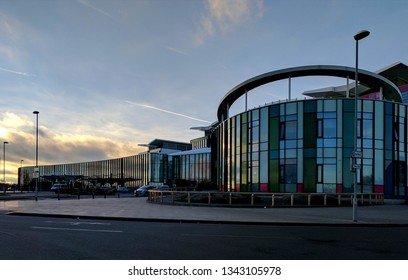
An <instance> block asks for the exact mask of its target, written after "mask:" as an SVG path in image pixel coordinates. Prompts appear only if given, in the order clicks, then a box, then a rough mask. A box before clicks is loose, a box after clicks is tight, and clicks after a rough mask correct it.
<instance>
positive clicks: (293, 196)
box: [148, 190, 384, 207]
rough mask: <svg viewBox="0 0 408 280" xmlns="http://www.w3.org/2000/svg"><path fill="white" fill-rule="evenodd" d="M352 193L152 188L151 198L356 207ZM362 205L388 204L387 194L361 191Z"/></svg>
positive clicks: (219, 203)
mask: <svg viewBox="0 0 408 280" xmlns="http://www.w3.org/2000/svg"><path fill="white" fill-rule="evenodd" d="M353 198H354V195H353V194H352V193H240V192H214V191H213V192H205V191H200V192H198V191H167V190H166V191H162V190H149V195H148V201H150V202H153V203H164V204H178V205H208V206H233V207H313V206H352V205H353ZM357 200H358V204H359V205H380V204H384V194H383V193H359V194H357Z"/></svg>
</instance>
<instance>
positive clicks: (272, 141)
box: [269, 118, 279, 150]
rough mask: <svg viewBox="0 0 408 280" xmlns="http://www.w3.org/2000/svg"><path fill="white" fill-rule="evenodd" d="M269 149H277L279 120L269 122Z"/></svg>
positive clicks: (272, 119) (273, 119)
mask: <svg viewBox="0 0 408 280" xmlns="http://www.w3.org/2000/svg"><path fill="white" fill-rule="evenodd" d="M269 149H270V150H276V149H279V118H271V119H270V120H269Z"/></svg>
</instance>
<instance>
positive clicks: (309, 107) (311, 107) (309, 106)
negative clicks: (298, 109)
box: [304, 100, 316, 113]
mask: <svg viewBox="0 0 408 280" xmlns="http://www.w3.org/2000/svg"><path fill="white" fill-rule="evenodd" d="M304 106H305V110H304V111H305V113H316V100H306V101H305V102H304Z"/></svg>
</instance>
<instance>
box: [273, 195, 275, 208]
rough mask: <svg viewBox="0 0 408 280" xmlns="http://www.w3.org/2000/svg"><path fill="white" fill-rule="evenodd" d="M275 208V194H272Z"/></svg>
mask: <svg viewBox="0 0 408 280" xmlns="http://www.w3.org/2000/svg"><path fill="white" fill-rule="evenodd" d="M274 206H275V194H272V207H274Z"/></svg>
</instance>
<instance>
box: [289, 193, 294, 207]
mask: <svg viewBox="0 0 408 280" xmlns="http://www.w3.org/2000/svg"><path fill="white" fill-rule="evenodd" d="M293 204H294V203H293V193H292V194H291V195H290V206H293Z"/></svg>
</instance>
